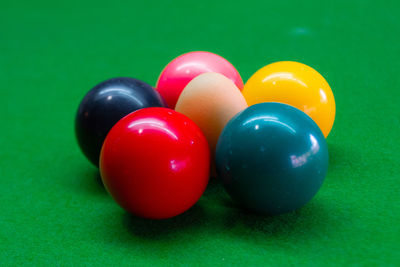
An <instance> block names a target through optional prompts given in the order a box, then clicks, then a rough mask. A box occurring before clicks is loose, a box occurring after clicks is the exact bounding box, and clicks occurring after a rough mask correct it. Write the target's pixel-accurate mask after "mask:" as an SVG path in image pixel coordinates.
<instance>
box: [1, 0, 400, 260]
mask: <svg viewBox="0 0 400 267" xmlns="http://www.w3.org/2000/svg"><path fill="white" fill-rule="evenodd" d="M399 10H400V4H399V3H398V2H397V1H357V0H355V1H344V0H338V1H334V2H333V1H332V2H327V1H293V0H290V1H256V0H254V1H245V2H234V1H226V0H223V1H210V0H204V1H103V0H98V1H82V2H81V1H61V2H54V1H47V0H38V1H26V0H22V1H5V2H2V3H1V4H0V88H1V89H0V90H1V97H0V107H1V113H0V116H1V131H0V199H1V208H0V265H2V266H22V265H32V266H47V265H50V266H54V265H59V266H81V265H85V266H86V265H90V266H91V265H94V266H104V265H105V266H107V265H134V266H175V265H186V266H187V265H197V266H224V265H239V266H240V265H248V266H264V265H273V266H286V265H305V266H309V265H311V266H336V265H352V266H398V265H400V252H399V251H400V230H399V229H400V228H399V222H400V210H399V208H400V203H399V200H400V186H399V179H400V175H399V166H400V164H399V158H400V153H399V151H400V142H399V137H400V108H399V102H400V90H399V87H400V80H399V74H398V73H399V69H400V44H399V43H400V20H399V12H398V11H399ZM196 50H206V51H211V52H214V53H217V54H219V55H221V56H223V57H225V58H226V59H228V60H229V61H230V62H231V63H232V64H233V65H234V66H235V67H236V68H237V69H238V71H239V72H240V73H241V75H242V78H243V80H244V81H246V80H247V79H248V78H249V77H250V76H251V74H253V73H254V72H255V71H256V70H258V69H259V68H261V67H262V66H264V65H266V64H269V63H272V62H275V61H282V60H292V61H299V62H302V63H305V64H307V65H309V66H311V67H313V68H315V69H316V70H318V71H319V72H320V73H321V74H322V75H323V76H324V77H325V78H326V80H327V81H328V83H329V84H330V85H331V88H332V90H333V93H334V95H335V100H336V107H337V113H336V120H335V124H334V127H333V130H332V132H331V133H330V135H329V136H328V138H327V142H328V147H329V155H330V166H329V170H328V175H327V177H326V179H325V182H324V184H323V186H322V188H321V190H320V191H319V192H318V194H317V195H316V197H315V198H314V199H313V200H312V201H311V202H310V203H308V204H307V205H306V206H304V207H303V208H301V209H300V210H298V211H295V212H292V213H289V214H285V215H280V216H273V217H271V216H261V215H255V214H252V213H248V212H246V211H243V210H241V209H239V208H237V206H236V205H235V204H234V203H232V202H231V200H230V198H229V197H228V196H227V194H226V193H225V192H224V190H223V188H222V187H221V185H220V183H219V182H218V180H215V179H213V180H211V181H210V184H209V186H208V188H207V190H206V192H205V193H204V195H203V196H202V198H201V199H200V201H199V202H198V203H197V204H196V205H195V206H194V207H193V208H191V209H190V210H189V211H187V212H186V213H184V214H182V215H180V216H178V217H175V218H172V219H168V220H163V221H149V220H143V219H139V218H136V217H134V216H131V215H129V214H127V213H126V212H124V211H123V210H122V209H121V208H120V207H119V206H117V204H115V203H114V201H113V200H112V199H111V197H110V196H109V195H108V194H107V193H106V191H105V189H104V187H103V186H102V184H101V180H100V178H99V172H98V170H97V169H96V168H95V167H93V166H92V165H91V164H90V163H89V162H88V161H87V160H86V159H85V158H84V156H83V155H82V153H81V152H80V150H79V148H78V145H77V143H76V140H75V136H74V128H73V126H74V123H73V122H74V117H75V112H76V109H77V107H78V104H79V101H80V100H81V99H82V97H83V96H84V94H85V93H86V92H87V91H88V90H89V89H90V88H91V87H93V86H94V85H95V84H97V83H98V82H100V81H103V80H106V79H108V78H111V77H117V76H128V77H135V78H138V79H141V80H143V81H146V82H148V83H150V84H152V85H154V84H155V82H156V80H157V77H158V75H159V73H160V72H161V70H162V68H163V67H164V66H165V65H166V64H167V63H168V62H169V61H170V60H172V59H173V58H174V57H176V56H178V55H180V54H183V53H185V52H189V51H196Z"/></svg>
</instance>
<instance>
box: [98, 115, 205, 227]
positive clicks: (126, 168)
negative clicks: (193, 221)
mask: <svg viewBox="0 0 400 267" xmlns="http://www.w3.org/2000/svg"><path fill="white" fill-rule="evenodd" d="M209 168H210V152H209V147H208V143H207V140H206V139H205V137H204V135H203V133H202V132H201V130H200V128H199V127H198V126H197V125H196V124H195V123H194V122H193V121H191V120H190V119H189V118H188V117H186V116H185V115H182V114H180V113H178V112H176V111H174V110H171V109H166V108H144V109H141V110H138V111H135V112H133V113H131V114H129V115H127V116H126V117H124V118H123V119H121V120H120V121H119V122H118V123H117V124H116V125H115V126H114V127H113V128H112V129H111V131H110V132H109V134H108V135H107V137H106V139H105V141H104V144H103V148H102V151H101V155H100V172H101V177H102V180H103V183H104V186H105V187H106V189H107V191H108V192H109V193H110V194H111V196H112V197H113V198H114V200H115V201H116V202H117V203H118V204H119V205H120V206H121V207H123V208H124V209H125V210H127V211H128V212H131V213H133V214H134V215H136V216H139V217H144V218H150V219H165V218H170V217H173V216H176V215H178V214H181V213H183V212H184V211H186V210H187V209H189V208H190V207H192V206H193V205H194V204H195V203H196V202H197V201H198V200H199V198H200V197H201V195H202V194H203V192H204V190H205V189H206V186H207V183H208V179H209Z"/></svg>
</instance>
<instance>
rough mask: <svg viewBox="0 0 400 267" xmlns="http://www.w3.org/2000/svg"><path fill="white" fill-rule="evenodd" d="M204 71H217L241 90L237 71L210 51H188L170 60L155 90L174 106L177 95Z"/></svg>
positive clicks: (241, 82) (240, 81)
mask: <svg viewBox="0 0 400 267" xmlns="http://www.w3.org/2000/svg"><path fill="white" fill-rule="evenodd" d="M205 72H217V73H221V74H223V75H224V76H225V77H227V78H228V79H230V80H232V81H233V82H234V83H235V85H236V86H237V87H238V88H239V89H240V90H242V89H243V81H242V78H241V77H240V74H239V72H238V71H237V70H236V69H235V67H234V66H233V65H232V64H231V63H229V61H227V60H226V59H225V58H223V57H221V56H218V55H216V54H213V53H210V52H201V51H196V52H190V53H186V54H183V55H181V56H179V57H177V58H175V59H174V60H172V61H171V62H170V63H169V64H168V65H167V66H166V67H165V68H164V69H163V71H162V72H161V74H160V77H159V78H158V81H157V85H156V88H157V91H158V92H159V93H160V94H161V95H162V96H163V98H164V99H165V101H166V102H167V104H168V106H169V107H170V108H175V105H176V102H177V101H178V98H179V95H180V94H181V92H182V91H183V89H184V88H185V86H186V85H187V84H188V83H189V82H190V81H191V80H192V79H193V78H195V77H196V76H198V75H200V74H202V73H205Z"/></svg>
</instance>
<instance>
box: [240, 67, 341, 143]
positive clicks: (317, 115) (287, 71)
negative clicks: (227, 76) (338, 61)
mask: <svg viewBox="0 0 400 267" xmlns="http://www.w3.org/2000/svg"><path fill="white" fill-rule="evenodd" d="M242 93H243V96H244V98H245V99H246V101H247V104H248V105H249V106H251V105H254V104H258V103H262V102H280V103H285V104H288V105H291V106H294V107H296V108H298V109H300V110H302V111H304V112H305V113H306V114H307V115H309V116H310V117H311V118H312V119H313V120H314V121H315V122H316V123H317V125H318V126H319V128H320V129H321V131H322V133H323V134H324V136H325V137H327V136H328V134H329V132H330V131H331V129H332V126H333V122H334V120H335V112H336V106H335V99H334V97H333V93H332V90H331V88H330V86H329V84H328V82H327V81H326V80H325V79H324V77H322V75H321V74H319V73H318V72H317V71H316V70H314V69H313V68H311V67H309V66H307V65H305V64H302V63H299V62H293V61H281V62H275V63H272V64H269V65H267V66H265V67H263V68H261V69H260V70H258V71H257V72H256V73H254V74H253V76H251V77H250V79H249V80H248V81H247V83H246V84H245V85H244V88H243V91H242Z"/></svg>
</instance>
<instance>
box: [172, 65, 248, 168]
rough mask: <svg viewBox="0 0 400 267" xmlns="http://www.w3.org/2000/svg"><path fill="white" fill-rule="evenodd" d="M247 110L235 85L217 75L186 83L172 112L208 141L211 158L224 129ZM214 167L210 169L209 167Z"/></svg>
mask: <svg viewBox="0 0 400 267" xmlns="http://www.w3.org/2000/svg"><path fill="white" fill-rule="evenodd" d="M245 108H247V104H246V100H245V99H244V97H243V95H242V94H241V92H240V90H239V89H238V88H237V87H236V85H235V84H234V83H233V82H232V81H231V80H230V79H228V78H226V77H225V76H224V75H222V74H219V73H213V72H209V73H204V74H201V75H199V76H197V77H196V78H194V79H193V80H192V81H190V82H189V83H188V85H187V86H186V87H185V89H184V90H183V92H182V94H181V95H180V97H179V99H178V102H177V103H176V107H175V110H176V111H178V112H180V113H182V114H184V115H186V116H188V117H189V118H190V119H192V120H193V121H194V122H195V123H196V124H197V126H199V127H200V129H201V130H202V132H203V133H204V135H205V136H206V138H207V141H208V143H209V145H210V151H211V155H212V158H214V154H215V147H216V144H217V141H218V138H219V135H220V134H221V132H222V130H223V128H224V127H225V125H226V124H227V123H228V121H229V120H230V119H231V118H232V117H233V116H235V115H236V114H237V113H238V112H240V111H242V110H244V109H245ZM212 167H213V166H212Z"/></svg>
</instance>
